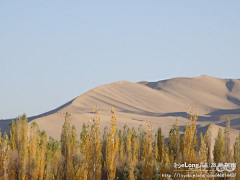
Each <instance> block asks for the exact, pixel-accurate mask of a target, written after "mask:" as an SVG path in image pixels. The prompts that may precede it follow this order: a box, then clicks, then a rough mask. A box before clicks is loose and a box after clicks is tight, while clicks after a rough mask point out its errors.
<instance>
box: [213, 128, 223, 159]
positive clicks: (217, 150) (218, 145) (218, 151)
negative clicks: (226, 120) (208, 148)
mask: <svg viewBox="0 0 240 180" xmlns="http://www.w3.org/2000/svg"><path fill="white" fill-rule="evenodd" d="M213 155H214V162H216V163H219V162H224V161H225V150H224V139H223V134H222V129H221V128H219V130H218V136H217V138H216V139H215V144H214V149H213Z"/></svg>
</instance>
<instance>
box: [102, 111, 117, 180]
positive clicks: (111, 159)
mask: <svg viewBox="0 0 240 180" xmlns="http://www.w3.org/2000/svg"><path fill="white" fill-rule="evenodd" d="M116 121H117V117H116V115H115V110H114V108H112V109H111V129H110V132H109V134H108V139H107V144H106V161H105V166H106V170H107V178H108V180H113V179H114V178H115V174H116V155H117V151H118V144H119V139H118V136H117V134H116V132H117V128H116V125H117V124H116Z"/></svg>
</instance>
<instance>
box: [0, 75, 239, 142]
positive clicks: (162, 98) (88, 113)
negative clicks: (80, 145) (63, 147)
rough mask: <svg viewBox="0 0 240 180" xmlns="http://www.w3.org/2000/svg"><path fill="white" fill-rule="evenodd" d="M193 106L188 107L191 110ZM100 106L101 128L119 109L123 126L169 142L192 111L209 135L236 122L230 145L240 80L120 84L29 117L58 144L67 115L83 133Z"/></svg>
mask: <svg viewBox="0 0 240 180" xmlns="http://www.w3.org/2000/svg"><path fill="white" fill-rule="evenodd" d="M188 104H189V105H192V108H191V107H188V106H187V105H188ZM94 105H98V107H99V112H100V116H101V118H102V122H101V128H102V129H103V128H104V127H105V126H109V124H110V123H109V121H110V116H109V115H110V109H111V107H114V108H115V110H116V115H117V117H118V121H117V124H118V127H119V128H122V127H123V126H124V125H125V124H127V125H128V126H130V127H136V128H138V127H139V125H140V124H142V125H143V127H145V126H146V122H151V123H153V131H154V132H156V131H157V129H158V127H161V128H162V130H163V133H164V135H165V136H166V137H167V136H168V133H169V130H170V129H171V127H172V125H173V123H175V122H176V121H177V123H178V124H179V125H180V129H181V130H183V128H184V126H185V124H186V122H187V121H188V120H187V117H188V112H189V110H193V111H195V112H196V113H197V114H198V115H199V119H198V122H197V125H198V126H197V128H198V129H199V131H202V132H203V133H204V131H206V126H207V125H208V124H209V123H212V124H213V125H214V126H213V128H212V131H213V133H212V134H213V137H212V138H213V143H214V138H215V137H214V136H215V135H216V132H217V130H218V128H219V127H223V126H225V119H226V118H227V117H229V118H230V119H231V128H232V129H233V130H231V131H230V132H231V138H232V139H231V142H232V143H233V142H234V141H235V138H236V137H237V136H238V133H239V130H240V80H238V79H219V78H214V77H210V76H207V75H203V76H200V77H196V78H174V79H168V80H163V81H158V82H147V81H143V82H139V83H132V82H128V81H120V82H116V83H111V84H107V85H102V86H99V87H97V88H94V89H92V90H90V91H88V92H86V93H84V94H82V95H80V96H79V97H77V98H75V99H74V100H72V101H70V102H68V103H66V104H65V105H63V106H61V107H59V108H57V109H55V110H53V111H50V112H47V113H44V114H42V115H39V116H36V117H32V118H29V119H30V121H31V122H32V121H35V122H37V124H38V125H39V127H40V128H41V129H44V130H45V131H46V132H47V134H48V135H49V136H53V137H54V138H57V139H59V138H60V133H61V129H62V126H63V123H64V116H65V113H66V112H69V113H70V114H71V118H72V122H73V124H75V126H76V127H77V133H78V134H79V133H80V131H81V129H82V124H83V123H87V122H88V121H89V120H90V119H91V117H93V116H94V114H93V113H92V107H93V106H94ZM9 123H10V121H0V127H1V128H2V130H3V131H4V130H7V129H8V124H9Z"/></svg>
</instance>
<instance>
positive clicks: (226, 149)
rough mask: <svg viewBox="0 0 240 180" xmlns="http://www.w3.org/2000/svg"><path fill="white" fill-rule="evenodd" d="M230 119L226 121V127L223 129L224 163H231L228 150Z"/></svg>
mask: <svg viewBox="0 0 240 180" xmlns="http://www.w3.org/2000/svg"><path fill="white" fill-rule="evenodd" d="M229 131H230V119H229V118H227V119H226V127H225V129H224V151H225V157H226V162H231V161H232V151H231V149H230V135H229Z"/></svg>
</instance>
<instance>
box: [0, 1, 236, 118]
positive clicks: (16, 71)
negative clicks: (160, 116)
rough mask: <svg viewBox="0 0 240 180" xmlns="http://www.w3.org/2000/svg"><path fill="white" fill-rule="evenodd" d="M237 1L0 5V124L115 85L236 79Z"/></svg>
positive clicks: (71, 2)
mask: <svg viewBox="0 0 240 180" xmlns="http://www.w3.org/2000/svg"><path fill="white" fill-rule="evenodd" d="M239 9H240V1H237V0H236V1H234V0H232V1H223V0H222V1H219V0H215V1H214V0H212V1H209V0H202V1H184V0H183V1H159V0H157V1H154V0H152V1H141V0H138V1H135V0H131V1H127V0H121V1H105V0H103V1H79V0H78V1H75V0H71V1H61V0H58V1H56V0H52V1H47V0H42V1H27V0H23V1H5V0H3V1H0V37H1V39H0V68H1V75H0V82H1V88H0V102H1V103H0V119H7V118H15V117H17V116H18V115H22V114H23V113H26V114H27V116H33V115H38V114H41V113H44V112H46V111H49V110H52V109H55V108H57V107H59V106H60V105H62V104H64V103H66V102H68V101H70V100H72V99H73V98H75V97H77V96H79V95H81V94H83V93H85V92H87V91H88V90H91V89H92V88H95V87H97V86H99V85H103V84H108V83H112V82H116V81H121V80H128V81H131V82H139V81H145V80H146V81H159V80H163V79H169V78H174V77H197V76H200V75H203V74H207V75H209V76H213V77H217V78H233V79H240V73H239V72H240V69H239V67H240V20H239V19H240V11H239Z"/></svg>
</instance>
